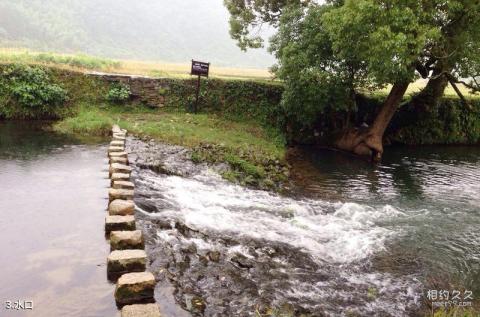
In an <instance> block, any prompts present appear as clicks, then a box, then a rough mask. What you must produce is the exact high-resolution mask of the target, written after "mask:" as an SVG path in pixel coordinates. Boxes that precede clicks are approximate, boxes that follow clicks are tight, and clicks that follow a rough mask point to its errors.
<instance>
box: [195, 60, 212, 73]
mask: <svg viewBox="0 0 480 317" xmlns="http://www.w3.org/2000/svg"><path fill="white" fill-rule="evenodd" d="M209 69H210V63H204V62H199V61H194V60H193V59H192V72H191V75H198V76H204V77H208V71H209Z"/></svg>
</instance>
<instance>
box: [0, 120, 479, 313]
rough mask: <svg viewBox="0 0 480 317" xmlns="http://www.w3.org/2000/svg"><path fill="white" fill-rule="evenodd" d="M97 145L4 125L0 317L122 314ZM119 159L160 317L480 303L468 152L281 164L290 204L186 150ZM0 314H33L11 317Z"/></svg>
mask: <svg viewBox="0 0 480 317" xmlns="http://www.w3.org/2000/svg"><path fill="white" fill-rule="evenodd" d="M101 144H102V141H101V140H100V141H92V140H88V142H85V141H79V140H74V139H71V138H68V137H65V136H59V135H56V134H53V133H50V132H45V131H44V130H42V129H40V128H38V127H37V126H36V125H34V124H29V123H24V122H22V123H15V122H14V123H8V124H6V123H0V211H1V217H0V233H1V251H2V255H1V256H0V266H1V270H0V281H1V285H0V300H1V301H2V307H1V309H0V316H2V317H3V316H7V317H10V316H35V317H37V316H40V317H43V316H45V317H56V316H62V317H63V316H73V317H76V316H78V317H80V316H81V317H97V316H98V317H106V316H115V315H116V314H118V312H117V309H116V307H115V305H114V301H113V296H112V293H113V285H111V284H109V283H108V282H107V279H106V274H105V257H106V255H107V254H108V244H107V242H106V241H105V238H104V235H103V221H104V216H105V206H106V204H107V200H106V198H107V197H106V196H107V188H108V186H109V182H108V179H107V178H106V176H107V173H106V170H105V167H106V157H105V151H106V148H105V147H104V146H102V145H101ZM128 147H129V150H130V151H131V152H132V154H131V155H130V159H131V161H132V166H134V168H135V169H134V173H133V178H134V181H135V184H136V194H135V203H136V205H137V219H138V220H139V227H140V228H141V229H143V231H144V234H145V238H146V249H147V253H148V255H149V270H151V271H152V272H153V273H154V274H155V275H156V277H157V280H158V284H157V289H156V299H157V301H158V302H159V304H160V307H161V310H162V311H163V313H164V315H165V316H170V317H174V316H179V317H183V316H185V317H187V316H218V317H220V316H222V317H225V316H226V317H230V316H232V317H236V316H240V317H244V316H302V315H303V316H423V312H424V311H425V310H426V309H427V310H428V305H426V302H427V301H426V298H425V294H426V292H427V291H428V290H429V289H437V290H442V289H445V290H450V291H452V290H459V291H462V292H464V291H466V290H467V291H472V292H473V297H474V300H477V299H478V297H479V296H480V149H479V148H478V147H477V148H475V147H422V148H418V147H417V148H388V149H387V154H386V156H385V159H384V161H383V163H382V164H381V165H379V166H372V165H370V164H368V163H364V162H363V161H358V160H355V159H352V158H351V157H346V156H344V155H342V154H339V153H336V152H328V151H320V150H312V149H304V150H296V151H292V153H291V155H290V162H291V164H292V166H293V180H294V184H293V186H291V190H290V191H289V193H288V194H287V195H278V194H275V193H269V192H265V191H259V190H254V189H249V188H245V187H241V186H237V185H234V184H232V183H229V182H227V181H225V180H223V179H222V178H221V177H220V176H219V172H221V171H222V170H223V169H225V166H221V165H219V166H208V165H205V164H199V165H196V164H194V163H192V162H191V161H190V160H189V152H188V151H187V150H185V149H183V148H181V147H174V146H167V145H162V144H156V143H154V142H143V141H140V140H136V139H129V140H128ZM7 300H10V301H15V300H32V301H33V302H34V310H33V311H27V312H12V311H8V314H6V311H5V310H4V307H3V305H4V302H5V301H7ZM275 314H276V315H275ZM282 314H283V315H282Z"/></svg>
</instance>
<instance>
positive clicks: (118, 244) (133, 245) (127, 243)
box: [110, 230, 145, 250]
mask: <svg viewBox="0 0 480 317" xmlns="http://www.w3.org/2000/svg"><path fill="white" fill-rule="evenodd" d="M144 247H145V242H144V240H143V234H142V231H140V230H135V231H112V232H111V233H110V248H111V249H112V250H132V249H143V248H144Z"/></svg>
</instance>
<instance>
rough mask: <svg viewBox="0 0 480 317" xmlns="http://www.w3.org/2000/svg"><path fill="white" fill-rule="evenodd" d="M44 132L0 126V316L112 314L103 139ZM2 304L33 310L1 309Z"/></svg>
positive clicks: (41, 127)
mask: <svg viewBox="0 0 480 317" xmlns="http://www.w3.org/2000/svg"><path fill="white" fill-rule="evenodd" d="M47 126H48V125H47ZM45 127H46V125H45V124H43V123H41V122H40V123H39V122H24V121H22V122H20V121H19V122H8V123H5V122H0V213H1V217H0V241H1V242H0V246H1V253H2V254H1V256H0V267H1V269H0V281H1V282H0V304H1V306H0V316H2V317H12V316H14V317H21V316H22V317H23V316H33V317H57V316H59V317H60V316H68V317H100V316H116V314H117V307H116V305H115V301H114V300H113V290H114V285H113V284H111V283H109V282H108V281H107V276H106V265H105V264H106V256H107V255H108V252H109V249H110V248H109V244H108V242H107V241H106V240H105V235H104V219H105V214H106V211H105V210H106V206H107V203H108V187H109V180H108V172H107V166H108V165H107V164H108V163H107V161H106V146H105V140H92V139H88V140H77V139H72V138H70V137H66V136H62V135H58V134H55V133H52V132H48V131H46V130H45ZM102 144H103V145H102ZM7 301H10V302H12V304H11V305H12V306H15V302H19V303H20V305H25V304H26V305H27V306H30V302H33V303H32V304H33V305H32V306H33V310H12V309H11V310H6V302H7Z"/></svg>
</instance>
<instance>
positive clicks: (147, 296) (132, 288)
mask: <svg viewBox="0 0 480 317" xmlns="http://www.w3.org/2000/svg"><path fill="white" fill-rule="evenodd" d="M154 289H155V277H154V276H153V274H152V273H150V272H141V273H127V274H123V275H122V276H120V278H119V279H118V281H117V286H116V288H115V300H116V301H117V303H118V304H120V305H128V304H136V303H140V302H144V301H148V300H153V294H154Z"/></svg>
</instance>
